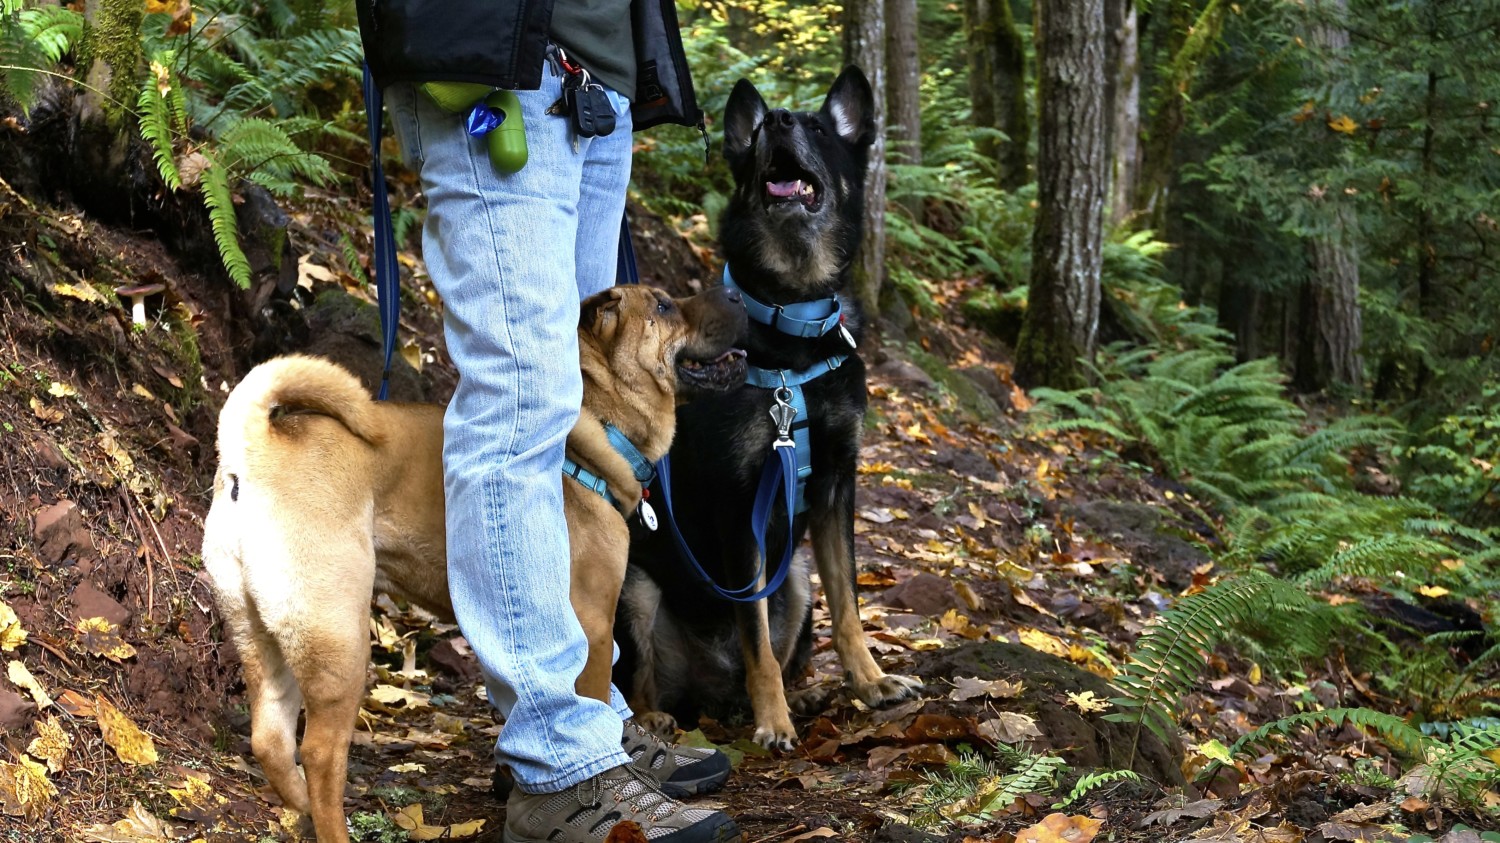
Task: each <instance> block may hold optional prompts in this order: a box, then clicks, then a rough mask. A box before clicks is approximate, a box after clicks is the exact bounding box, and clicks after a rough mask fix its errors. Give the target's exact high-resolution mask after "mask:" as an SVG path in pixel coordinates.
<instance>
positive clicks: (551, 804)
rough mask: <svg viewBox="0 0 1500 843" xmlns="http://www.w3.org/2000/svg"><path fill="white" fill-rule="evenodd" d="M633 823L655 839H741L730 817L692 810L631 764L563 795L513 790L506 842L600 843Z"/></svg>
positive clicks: (706, 842) (708, 842)
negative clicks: (618, 826)
mask: <svg viewBox="0 0 1500 843" xmlns="http://www.w3.org/2000/svg"><path fill="white" fill-rule="evenodd" d="M621 822H632V823H635V824H636V825H637V826H639V827H640V833H641V834H642V835H643V836H644V837H645V839H646V840H648V841H650V843H739V841H740V839H741V838H740V828H739V826H737V825H735V824H734V820H732V819H730V818H729V815H727V814H725V813H723V812H721V811H710V810H708V809H706V808H690V807H688V806H687V805H684V804H682V803H681V802H678V801H676V800H674V799H672V798H671V797H669V796H667V795H666V794H665V793H662V792H661V791H660V790H659V789H657V787H656V783H655V782H654V781H652V780H651V778H650V777H648V776H646V775H645V774H643V773H642V772H641V771H640V770H637V769H636V768H635V767H633V766H632V765H630V764H622V765H620V766H619V767H615V768H614V769H611V770H605V771H604V772H602V773H600V774H599V775H597V776H594V777H593V778H591V779H588V780H586V781H582V782H579V783H578V784H575V785H573V786H572V787H570V788H568V789H567V790H563V791H560V792H558V793H526V792H524V791H522V790H521V789H520V788H516V789H515V790H513V791H511V794H510V799H508V800H507V801H506V803H505V833H504V834H503V835H502V837H503V839H504V841H505V843H599V841H603V840H604V839H605V838H606V837H607V836H609V832H610V829H612V828H614V827H615V825H616V824H618V823H621Z"/></svg>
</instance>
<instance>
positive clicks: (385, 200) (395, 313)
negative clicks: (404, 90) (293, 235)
mask: <svg viewBox="0 0 1500 843" xmlns="http://www.w3.org/2000/svg"><path fill="white" fill-rule="evenodd" d="M364 91H365V125H366V127H367V128H368V129H369V132H370V166H371V169H372V170H373V171H374V174H373V177H372V179H371V185H370V186H371V188H372V190H373V191H374V193H375V265H374V267H373V268H374V270H375V294H376V301H377V302H378V303H379V305H380V343H381V347H382V348H383V349H384V354H385V367H384V368H383V369H382V370H381V375H380V394H379V396H378V397H379V399H380V400H381V401H384V400H386V398H387V397H389V395H390V391H391V354H392V353H393V352H394V351H395V350H396V326H397V325H398V324H399V323H400V321H401V277H400V274H399V273H400V270H398V269H397V267H396V231H395V228H394V226H393V225H392V222H391V198H390V196H388V195H387V194H386V190H385V167H384V166H383V165H382V164H381V161H380V128H381V120H382V118H383V116H384V112H383V111H382V110H381V108H382V100H381V93H380V86H378V85H376V84H375V77H374V76H372V75H371V74H370V65H368V64H366V65H365V80H364Z"/></svg>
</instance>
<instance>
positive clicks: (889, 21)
mask: <svg viewBox="0 0 1500 843" xmlns="http://www.w3.org/2000/svg"><path fill="white" fill-rule="evenodd" d="M885 18H886V21H885V22H886V34H887V37H888V40H887V42H886V62H887V68H886V69H887V71H888V72H889V74H890V75H889V76H888V77H887V79H886V96H887V102H888V103H889V105H890V144H891V151H892V152H894V153H895V156H894V159H893V160H895V161H896V162H897V163H900V164H921V163H922V65H921V62H920V59H919V57H918V53H917V0H886V3H885ZM906 210H907V212H908V213H910V214H911V215H912V218H913V219H915V220H916V221H917V222H919V223H920V222H922V200H921V199H920V198H918V197H912V198H910V199H908V200H907V202H906Z"/></svg>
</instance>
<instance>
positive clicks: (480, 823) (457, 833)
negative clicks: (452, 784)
mask: <svg viewBox="0 0 1500 843" xmlns="http://www.w3.org/2000/svg"><path fill="white" fill-rule="evenodd" d="M391 819H392V820H393V821H394V822H395V823H396V825H399V826H401V827H402V828H404V829H406V833H407V836H408V837H409V838H410V839H412V840H438V839H442V840H457V839H459V838H461V837H473V836H474V835H476V834H478V833H479V830H480V829H482V828H484V820H470V821H469V822H466V823H457V824H455V825H428V824H427V823H426V821H425V818H424V817H423V816H422V803H420V802H416V803H413V804H411V805H407V806H406V807H405V808H402V809H400V810H399V811H397V812H396V813H394V814H392V815H391Z"/></svg>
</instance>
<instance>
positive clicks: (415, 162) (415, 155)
mask: <svg viewBox="0 0 1500 843" xmlns="http://www.w3.org/2000/svg"><path fill="white" fill-rule="evenodd" d="M385 105H386V110H387V111H389V112H390V113H391V127H392V129H393V130H394V131H395V133H396V143H398V144H400V146H401V160H402V161H404V162H405V163H406V166H408V167H410V168H412V169H413V170H418V169H421V167H422V164H423V163H424V161H425V158H424V156H423V155H422V122H421V118H419V117H418V116H417V112H418V111H419V110H420V109H419V108H418V102H417V89H416V87H415V86H413V85H410V84H408V83H405V82H398V83H396V84H394V85H392V86H390V87H389V88H387V89H386V91H385Z"/></svg>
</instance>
